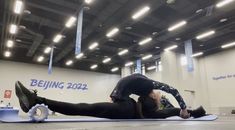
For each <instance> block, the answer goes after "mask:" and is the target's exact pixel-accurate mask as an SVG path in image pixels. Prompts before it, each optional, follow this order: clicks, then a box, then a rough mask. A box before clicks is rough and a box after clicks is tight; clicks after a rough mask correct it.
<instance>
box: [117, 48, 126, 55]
mask: <svg viewBox="0 0 235 130" xmlns="http://www.w3.org/2000/svg"><path fill="white" fill-rule="evenodd" d="M128 51H129V50H128V49H125V50H122V51H120V52H119V53H118V55H119V56H122V55H124V54H126V53H128Z"/></svg>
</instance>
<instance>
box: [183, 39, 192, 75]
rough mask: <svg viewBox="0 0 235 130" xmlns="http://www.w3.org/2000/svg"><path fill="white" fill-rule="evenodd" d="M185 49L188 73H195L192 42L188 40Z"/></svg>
mask: <svg viewBox="0 0 235 130" xmlns="http://www.w3.org/2000/svg"><path fill="white" fill-rule="evenodd" d="M184 47H185V55H186V59H187V63H188V64H187V68H188V72H193V70H194V65H193V58H192V55H193V46H192V40H187V41H185V42H184Z"/></svg>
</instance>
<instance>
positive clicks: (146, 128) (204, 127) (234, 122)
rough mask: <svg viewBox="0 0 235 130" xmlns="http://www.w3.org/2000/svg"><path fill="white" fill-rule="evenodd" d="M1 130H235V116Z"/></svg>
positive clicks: (1, 129)
mask: <svg viewBox="0 0 235 130" xmlns="http://www.w3.org/2000/svg"><path fill="white" fill-rule="evenodd" d="M0 130H235V116H223V117H219V119H218V120H216V121H209V122H206V121H200V122H199V121H185V122H183V121H180V122H179V121H175V122H162V121H159V122H156V121H155V122H112V123H110V122H98V123H36V124H34V123H15V124H11V123H9V124H8V123H0Z"/></svg>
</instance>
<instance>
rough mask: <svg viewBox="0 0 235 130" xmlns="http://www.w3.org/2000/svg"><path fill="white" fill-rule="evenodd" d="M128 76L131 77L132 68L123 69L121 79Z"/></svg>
mask: <svg viewBox="0 0 235 130" xmlns="http://www.w3.org/2000/svg"><path fill="white" fill-rule="evenodd" d="M128 75H131V67H122V70H121V77H122V78H123V77H126V76H128Z"/></svg>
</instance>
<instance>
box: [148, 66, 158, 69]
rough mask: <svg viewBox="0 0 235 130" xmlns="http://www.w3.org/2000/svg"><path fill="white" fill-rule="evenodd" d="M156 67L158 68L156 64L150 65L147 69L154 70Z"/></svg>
mask: <svg viewBox="0 0 235 130" xmlns="http://www.w3.org/2000/svg"><path fill="white" fill-rule="evenodd" d="M154 69H156V66H150V67H148V68H147V70H154Z"/></svg>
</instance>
